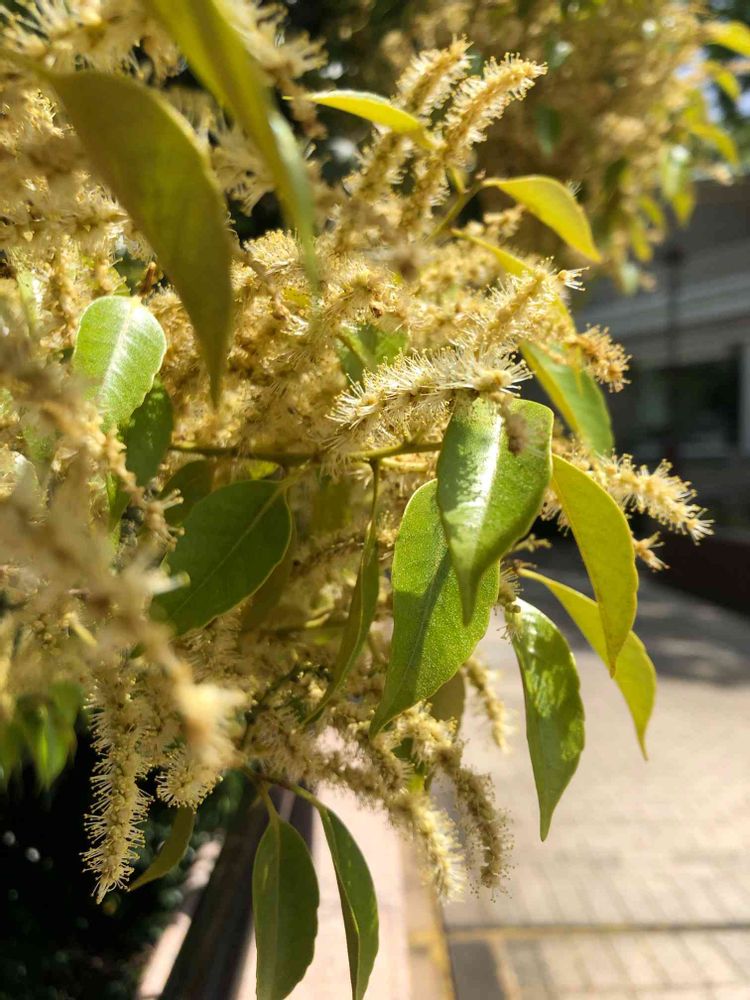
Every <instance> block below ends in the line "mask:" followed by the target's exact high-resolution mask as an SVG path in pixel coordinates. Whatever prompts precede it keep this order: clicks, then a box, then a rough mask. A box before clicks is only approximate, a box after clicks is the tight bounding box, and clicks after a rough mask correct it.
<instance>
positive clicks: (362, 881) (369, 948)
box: [315, 802, 379, 1000]
mask: <svg viewBox="0 0 750 1000" xmlns="http://www.w3.org/2000/svg"><path fill="white" fill-rule="evenodd" d="M315 804H316V807H317V810H318V813H319V815H320V819H321V822H322V824H323V832H324V833H325V836H326V842H327V844H328V849H329V850H330V852H331V860H332V861H333V867H334V870H335V872H336V883H337V885H338V890H339V899H340V901H341V914H342V916H343V918H344V930H345V932H346V950H347V954H348V956H349V977H350V979H351V984H352V1000H362V998H363V997H364V995H365V992H366V990H367V983H368V981H369V979H370V973H371V972H372V967H373V965H374V964H375V958H376V957H377V954H378V936H379V935H378V930H379V928H378V900H377V897H376V895H375V886H374V885H373V881H372V876H371V875H370V870H369V868H368V867H367V862H366V861H365V859H364V857H363V855H362V852H361V851H360V849H359V847H358V846H357V843H356V841H355V840H354V838H353V837H352V835H351V834H350V833H349V831H348V830H347V828H346V827H345V826H344V824H343V823H342V822H341V820H340V819H339V818H338V816H337V815H336V814H335V813H333V812H331V810H330V809H326V807H325V806H324V805H323V804H322V803H321V802H316V803H315Z"/></svg>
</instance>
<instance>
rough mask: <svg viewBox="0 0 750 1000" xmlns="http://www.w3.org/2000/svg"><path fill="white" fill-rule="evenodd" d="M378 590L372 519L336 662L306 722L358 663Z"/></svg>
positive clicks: (312, 718)
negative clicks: (325, 686)
mask: <svg viewBox="0 0 750 1000" xmlns="http://www.w3.org/2000/svg"><path fill="white" fill-rule="evenodd" d="M379 589H380V569H379V564H378V539H377V530H376V524H375V518H374V516H373V519H372V520H371V521H370V524H369V526H368V528H367V534H366V535H365V544H364V548H363V550H362V559H361V561H360V565H359V572H358V573H357V580H356V583H355V584H354V590H353V592H352V600H351V604H350V605H349V615H348V617H347V619H346V625H345V626H344V634H343V635H342V637H341V645H340V646H339V651H338V654H337V656H336V662H335V663H334V665H333V668H332V670H331V681H330V683H329V685H328V689H327V690H326V693H325V694H324V695H323V698H322V699H321V701H320V702H319V703H318V705H317V706H316V708H315V711H314V712H313V713H312V714H311V715H310V717H309V719H308V722H313V721H314V720H315V719H318V718H319V717H320V714H321V712H322V711H323V709H324V708H325V707H326V705H328V703H329V702H330V701H331V699H332V698H334V697H335V695H336V693H337V692H338V691H340V690H341V687H342V686H343V685H344V683H345V682H346V678H347V677H348V676H349V673H350V671H351V669H352V667H353V666H354V664H355V663H356V662H357V660H358V659H359V654H360V653H361V652H362V647H363V646H364V644H365V640H366V639H367V635H368V633H369V631H370V626H371V625H372V620H373V618H374V617H375V610H376V608H377V606H378V591H379Z"/></svg>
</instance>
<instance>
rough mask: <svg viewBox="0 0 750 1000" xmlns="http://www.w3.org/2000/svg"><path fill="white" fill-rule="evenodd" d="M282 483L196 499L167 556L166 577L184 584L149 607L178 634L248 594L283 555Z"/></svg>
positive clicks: (287, 529) (248, 485)
mask: <svg viewBox="0 0 750 1000" xmlns="http://www.w3.org/2000/svg"><path fill="white" fill-rule="evenodd" d="M284 488H285V485H284V484H283V483H277V482H268V481H266V480H259V481H257V482H248V481H243V482H239V483H231V484H230V485H229V486H224V487H222V488H221V489H220V490H216V492H214V493H210V494H209V495H208V496H207V497H205V499H203V500H199V501H198V503H196V504H195V506H194V507H193V509H192V510H191V511H190V513H189V514H188V516H187V518H186V519H185V523H184V534H183V535H182V536H181V538H180V539H179V541H178V542H177V545H176V546H175V549H174V551H173V552H172V553H171V554H170V556H169V560H168V561H169V570H170V572H171V573H172V575H175V574H178V573H185V574H187V575H188V577H189V578H190V583H189V585H188V586H186V587H181V588H180V589H179V590H173V591H170V592H169V593H166V594H159V595H158V596H157V597H156V598H155V599H154V602H153V604H152V608H155V612H156V614H157V615H159V614H160V615H161V616H163V617H164V618H166V619H167V620H168V621H169V622H170V623H171V624H172V626H173V627H174V629H175V631H176V633H177V634H178V635H181V634H182V633H183V632H187V631H188V630H189V629H193V628H200V627H201V626H203V625H206V624H207V623H208V622H210V621H211V620H212V619H214V618H216V616H217V615H220V614H223V613H224V612H225V611H229V610H230V609H231V608H233V607H235V606H236V605H237V604H239V603H240V601H242V600H244V599H245V598H246V597H249V596H250V594H252V593H254V592H255V591H256V590H257V589H258V588H259V587H260V586H261V584H262V583H263V582H264V581H265V580H266V579H267V578H268V577H269V575H270V574H271V571H272V570H273V568H274V567H275V566H278V564H279V563H280V562H281V560H282V559H283V558H284V554H285V553H286V550H287V546H288V545H289V539H290V537H291V533H292V522H291V515H290V513H289V507H288V505H287V502H286V498H285V496H284Z"/></svg>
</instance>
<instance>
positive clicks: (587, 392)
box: [521, 340, 614, 455]
mask: <svg viewBox="0 0 750 1000" xmlns="http://www.w3.org/2000/svg"><path fill="white" fill-rule="evenodd" d="M521 353H522V355H523V358H524V361H525V362H526V364H527V365H528V366H529V368H530V369H531V371H532V372H533V373H534V375H535V377H536V379H537V380H538V382H539V384H540V385H541V386H542V388H543V389H544V391H545V392H546V393H547V395H548V396H549V398H550V400H551V402H552V404H553V405H554V406H555V408H556V409H557V410H559V411H560V413H561V415H562V416H563V418H564V419H565V422H566V424H567V425H568V426H569V427H570V429H571V430H572V431H573V433H574V434H576V435H577V436H578V437H579V438H580V439H581V441H583V442H584V444H587V445H588V446H589V448H591V449H592V450H593V451H595V452H598V453H600V454H603V455H606V454H608V453H609V452H611V451H612V448H613V447H614V439H613V437H612V423H611V421H610V418H609V411H608V410H607V404H606V402H605V400H604V394H603V393H602V391H601V389H600V388H599V386H598V385H597V384H596V382H595V381H594V380H593V378H592V377H591V376H590V375H589V373H588V372H585V371H582V370H581V369H580V368H578V367H576V366H575V364H574V363H573V359H572V358H571V363H566V362H564V361H558V360H555V358H553V357H552V356H551V355H550V354H548V353H547V352H546V351H545V350H543V349H542V348H541V347H537V346H536V345H535V344H532V343H530V342H529V341H528V340H526V341H523V342H522V344H521Z"/></svg>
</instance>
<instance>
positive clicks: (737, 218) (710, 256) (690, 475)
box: [578, 177, 750, 609]
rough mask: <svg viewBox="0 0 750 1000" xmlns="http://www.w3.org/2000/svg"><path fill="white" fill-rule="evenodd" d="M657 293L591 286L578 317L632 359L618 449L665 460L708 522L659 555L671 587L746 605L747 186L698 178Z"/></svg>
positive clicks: (618, 419)
mask: <svg viewBox="0 0 750 1000" xmlns="http://www.w3.org/2000/svg"><path fill="white" fill-rule="evenodd" d="M650 270H651V272H652V274H653V276H654V280H655V286H654V288H653V290H651V291H644V292H641V293H639V294H637V295H635V296H629V297H628V296H623V295H622V293H621V292H619V291H618V290H616V289H614V288H613V287H612V285H611V284H610V283H609V282H606V281H601V282H598V283H594V285H593V287H592V290H591V294H590V295H589V297H588V299H587V301H586V302H585V304H584V306H583V308H582V309H581V311H580V313H579V317H578V318H579V320H580V321H581V323H582V324H585V323H592V324H594V323H599V324H601V325H602V326H608V327H610V328H611V330H612V333H613V336H615V337H616V339H617V340H619V341H621V342H622V343H623V344H624V345H625V347H626V349H627V351H628V353H630V354H632V355H633V361H632V363H631V364H632V368H631V380H632V384H631V385H629V386H628V387H627V391H626V392H623V393H621V394H617V395H612V396H609V398H608V402H609V404H610V408H611V411H612V417H613V422H614V427H615V437H616V440H617V447H618V450H619V451H625V452H629V453H632V454H633V455H634V456H635V457H636V459H638V460H640V461H643V462H646V463H648V464H650V465H653V464H655V463H657V462H658V461H659V459H660V458H661V457H662V456H664V455H666V456H668V457H669V459H670V461H671V462H672V463H673V465H674V466H675V468H676V470H677V471H678V473H679V474H680V475H681V476H683V477H685V478H686V479H688V480H690V481H691V482H692V483H693V484H694V486H695V487H696V489H697V490H698V494H699V497H700V502H701V503H702V504H705V506H706V507H707V508H709V510H710V512H711V516H712V517H713V518H714V520H715V530H716V534H715V536H714V537H713V538H712V539H709V540H707V541H706V542H705V543H704V544H702V545H701V546H700V547H698V548H695V547H693V545H692V544H691V543H690V542H689V541H687V540H686V539H681V538H677V539H670V540H669V541H668V542H667V544H666V547H665V551H666V558H667V561H668V562H669V563H670V564H671V566H672V568H673V570H674V572H673V573H670V574H669V582H670V583H678V584H679V585H682V586H685V587H687V588H688V589H690V590H694V591H696V592H698V593H704V594H706V595H708V594H711V595H712V596H713V597H714V599H716V597H717V595H718V597H719V599H720V600H721V601H722V603H725V604H728V605H730V606H734V607H736V608H738V609H742V608H747V606H748V600H750V583H749V582H748V579H747V577H748V574H747V572H746V570H745V567H746V566H747V559H748V556H749V555H750V178H748V177H745V178H743V179H740V180H738V181H737V182H736V183H734V184H733V185H731V186H724V185H721V184H717V183H715V182H709V181H704V182H701V183H700V184H699V185H698V203H697V206H696V210H695V213H694V215H693V217H692V219H691V221H690V224H689V226H688V227H686V228H684V229H675V230H674V231H673V233H672V235H671V237H670V239H669V241H668V242H667V243H666V244H664V245H663V246H661V247H659V248H658V249H657V251H656V255H655V258H654V261H653V265H652V267H651V268H650Z"/></svg>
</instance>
